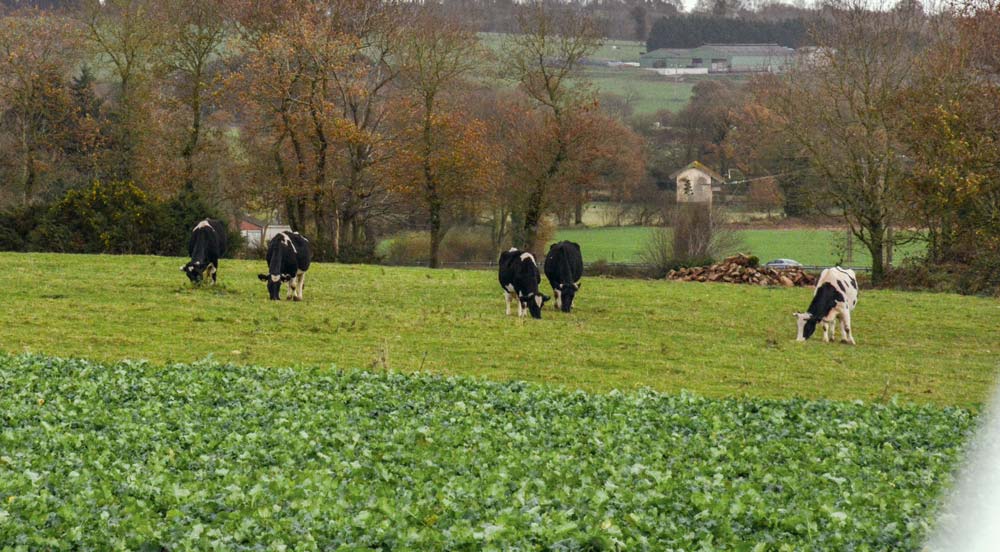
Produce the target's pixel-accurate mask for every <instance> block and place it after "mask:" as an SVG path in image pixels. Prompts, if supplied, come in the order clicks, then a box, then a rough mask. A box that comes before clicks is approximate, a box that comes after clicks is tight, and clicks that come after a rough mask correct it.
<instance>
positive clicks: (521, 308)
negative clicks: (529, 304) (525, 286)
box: [517, 294, 528, 318]
mask: <svg viewBox="0 0 1000 552" xmlns="http://www.w3.org/2000/svg"><path fill="white" fill-rule="evenodd" d="M526 310H528V309H526V308H524V300H523V299H521V295H520V294H518V296H517V317H518V318H522V317H523V316H524V312H525V311H526Z"/></svg>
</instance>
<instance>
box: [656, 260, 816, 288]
mask: <svg viewBox="0 0 1000 552" xmlns="http://www.w3.org/2000/svg"><path fill="white" fill-rule="evenodd" d="M667 279H668V280H680V281H682V282H726V283H729V284H750V285H758V286H784V287H795V286H814V285H816V276H815V275H813V274H809V273H808V272H805V271H804V270H802V269H801V268H785V269H781V270H777V269H774V268H769V267H766V266H758V261H757V258H756V257H751V256H748V255H735V256H733V257H729V258H727V259H726V260H724V261H722V262H721V263H718V264H714V265H709V266H696V267H692V268H681V269H678V270H671V271H670V272H668V273H667Z"/></svg>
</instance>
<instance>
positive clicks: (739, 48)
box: [641, 44, 795, 59]
mask: <svg viewBox="0 0 1000 552" xmlns="http://www.w3.org/2000/svg"><path fill="white" fill-rule="evenodd" d="M791 55H795V50H793V49H792V48H786V47H784V46H780V45H778V44H702V45H701V46H698V47H697V48H659V49H656V50H653V51H652V52H647V53H645V54H643V55H642V56H641V57H643V58H646V59H665V58H686V57H712V56H714V57H719V58H729V57H734V56H740V57H746V56H753V57H787V56H791Z"/></svg>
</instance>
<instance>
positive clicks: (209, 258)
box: [181, 219, 226, 284]
mask: <svg viewBox="0 0 1000 552" xmlns="http://www.w3.org/2000/svg"><path fill="white" fill-rule="evenodd" d="M225 254H226V225H225V224H224V223H223V222H222V221H221V220H215V219H205V220H203V221H201V222H199V223H198V225H197V226H195V227H194V229H193V230H191V238H190V239H188V255H189V256H190V257H191V261H190V262H188V264H186V265H184V266H182V267H181V272H183V273H184V274H187V277H188V278H189V279H190V280H191V282H192V283H198V282H201V280H202V278H203V277H208V276H211V278H212V283H213V284H214V283H215V280H216V276H217V273H218V272H219V257H222V256H223V255H225Z"/></svg>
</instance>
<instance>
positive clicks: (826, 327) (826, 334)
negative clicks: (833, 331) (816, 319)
mask: <svg viewBox="0 0 1000 552" xmlns="http://www.w3.org/2000/svg"><path fill="white" fill-rule="evenodd" d="M820 326H821V327H820V330H821V331H822V332H823V343H829V342H830V323H829V322H827V321H826V320H821V321H820Z"/></svg>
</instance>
